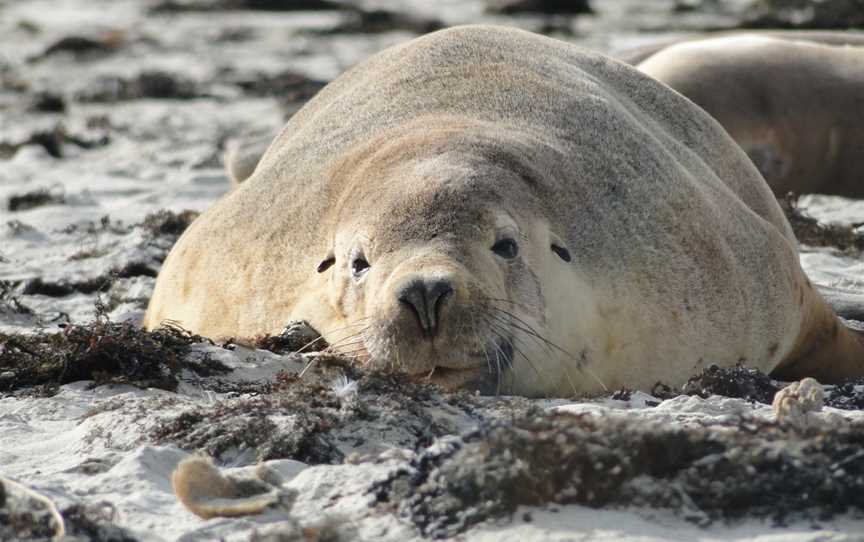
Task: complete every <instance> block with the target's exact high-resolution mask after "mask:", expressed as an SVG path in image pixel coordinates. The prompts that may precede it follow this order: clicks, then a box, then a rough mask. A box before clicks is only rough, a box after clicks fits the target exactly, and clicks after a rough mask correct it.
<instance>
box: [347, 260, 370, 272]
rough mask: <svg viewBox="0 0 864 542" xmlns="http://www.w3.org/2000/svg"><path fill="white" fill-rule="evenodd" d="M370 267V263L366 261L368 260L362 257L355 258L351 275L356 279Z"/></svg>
mask: <svg viewBox="0 0 864 542" xmlns="http://www.w3.org/2000/svg"><path fill="white" fill-rule="evenodd" d="M369 267H370V265H369V262H367V261H366V258H364V257H362V256H357V257H356V258H354V261H353V262H351V274H352V275H354V276H355V277H359V276H360V275H362V274H363V273H365V272H366V270H367V269H369Z"/></svg>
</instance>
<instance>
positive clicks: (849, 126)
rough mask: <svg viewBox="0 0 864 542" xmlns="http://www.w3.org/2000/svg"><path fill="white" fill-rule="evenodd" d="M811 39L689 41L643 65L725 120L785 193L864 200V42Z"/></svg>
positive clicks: (851, 37) (855, 37)
mask: <svg viewBox="0 0 864 542" xmlns="http://www.w3.org/2000/svg"><path fill="white" fill-rule="evenodd" d="M807 36H808V35H807V34H806V33H805V34H802V33H791V34H784V33H774V34H770V35H762V34H733V35H725V36H720V37H710V36H709V37H707V38H706V39H701V40H687V41H683V42H680V43H676V44H673V45H670V46H668V47H664V48H661V49H659V50H658V51H656V52H654V53H653V54H651V55H648V56H647V57H646V58H644V59H643V60H642V61H641V62H640V63H639V64H638V65H637V67H638V68H639V70H641V71H643V72H644V73H647V74H648V75H650V76H652V77H654V78H655V79H658V80H660V81H662V82H664V83H666V84H667V85H669V86H670V87H672V88H673V89H675V90H677V91H678V92H680V93H682V94H684V95H685V96H686V97H688V98H689V99H691V100H693V101H694V102H695V103H696V104H697V105H699V106H700V107H702V108H703V109H704V110H705V111H707V112H708V113H709V114H710V115H711V116H713V117H714V118H715V119H717V120H718V121H719V122H720V124H722V125H723V127H724V128H725V129H726V131H728V132H729V135H731V136H732V138H733V139H735V141H736V142H738V144H739V145H740V146H741V147H742V148H743V149H744V150H745V151H746V152H747V154H748V155H749V156H750V158H751V160H753V163H754V164H756V166H757V167H758V168H759V171H760V172H761V173H762V175H763V177H765V180H766V181H768V185H769V186H770V187H771V189H772V190H773V191H774V193H775V194H776V195H778V196H782V195H785V194H786V193H788V192H790V191H791V192H796V193H823V194H834V195H841V196H847V197H854V198H860V197H864V179H862V175H861V172H862V171H864V153H862V149H864V47H862V46H864V37H862V35H861V34H844V33H840V32H837V33H817V34H813V35H810V39H809V40H806V41H805V39H806V37H807ZM844 40H845V43H852V44H856V46H852V45H837V44H840V43H844ZM631 56H634V55H631Z"/></svg>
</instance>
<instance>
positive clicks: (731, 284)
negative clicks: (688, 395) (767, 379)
mask: <svg viewBox="0 0 864 542" xmlns="http://www.w3.org/2000/svg"><path fill="white" fill-rule="evenodd" d="M298 319H305V320H308V321H309V322H310V323H311V324H312V325H313V326H314V327H315V328H317V329H318V330H320V331H321V332H322V334H323V335H324V337H325V338H326V339H327V341H328V342H329V343H330V344H331V345H332V347H333V348H334V349H335V350H337V351H341V352H343V353H347V354H348V355H351V356H355V357H356V358H357V362H358V363H361V364H364V365H366V366H370V367H377V368H386V369H392V370H397V371H402V372H405V373H408V374H410V375H416V376H417V377H418V378H426V377H428V378H429V379H431V380H432V381H433V382H439V383H442V384H445V385H448V386H459V385H464V386H469V387H470V388H471V389H475V388H477V389H482V390H484V391H492V392H496V391H497V392H502V393H517V394H523V395H529V396H539V395H547V396H550V395H569V394H573V393H593V392H598V391H601V390H602V389H603V388H604V386H605V388H609V389H611V388H617V387H622V386H627V387H630V388H640V389H650V388H651V387H652V386H653V385H654V384H655V383H656V382H658V381H662V382H665V383H667V384H672V385H676V384H680V383H681V382H682V381H683V380H684V379H686V378H687V377H688V376H689V375H691V374H693V372H694V371H695V370H697V369H698V368H699V367H701V366H703V365H708V364H718V365H721V366H730V365H734V364H736V363H747V364H749V365H752V366H755V367H758V368H760V369H762V370H764V371H766V372H767V371H772V370H774V371H776V372H777V374H779V375H782V376H787V377H795V376H797V375H798V374H807V375H810V376H815V377H817V378H819V379H820V380H822V381H837V380H841V379H843V378H846V377H849V376H853V375H860V374H864V346H862V343H861V342H860V341H859V340H858V339H857V337H856V336H855V335H854V334H853V332H852V331H850V330H849V329H847V328H845V327H844V326H843V325H842V324H841V323H840V322H839V320H838V319H837V318H836V316H835V315H834V314H833V313H832V312H831V310H830V308H829V307H828V305H827V304H826V303H825V301H824V300H823V299H822V298H821V297H819V295H818V293H817V292H816V291H815V290H814V289H813V287H812V286H811V285H810V283H809V281H808V280H807V278H806V277H805V275H804V273H803V271H802V270H801V267H800V266H799V263H798V255H797V249H796V241H795V238H794V236H793V234H792V231H791V228H790V226H789V224H788V223H787V221H786V219H785V217H784V216H783V213H782V211H781V210H780V207H779V206H778V204H777V202H776V200H775V199H774V197H773V195H772V194H771V191H770V190H769V188H768V186H767V185H766V184H765V182H764V180H763V179H762V178H761V177H760V175H759V173H758V171H757V170H756V169H755V168H754V167H753V165H752V164H751V162H750V161H749V160H748V159H747V157H746V155H745V154H744V153H743V152H742V151H741V150H740V149H739V148H738V146H737V145H735V143H734V141H732V139H730V138H729V136H728V135H727V134H726V133H725V131H724V130H723V129H722V128H721V127H720V125H719V124H717V122H716V121H714V120H713V119H711V118H710V117H709V116H708V115H707V114H705V113H704V112H703V111H702V110H701V109H699V108H698V107H696V106H694V105H693V104H692V103H691V102H690V101H688V100H687V99H685V98H683V97H682V96H681V95H680V94H678V93H676V92H673V91H671V90H670V89H669V88H668V87H666V86H665V85H663V84H661V83H658V82H657V81H655V80H654V79H651V78H650V77H648V76H646V75H644V74H642V73H640V72H639V71H637V70H635V69H633V68H632V67H630V66H628V65H625V64H623V63H620V62H618V61H615V60H613V59H611V58H607V57H605V56H604V55H601V54H598V53H594V52H591V51H587V50H584V49H580V48H577V47H574V46H572V45H568V44H565V43H562V42H559V41H556V40H553V39H549V38H545V37H542V36H538V35H534V34H531V33H527V32H523V31H519V30H514V29H508V28H498V27H491V26H471V27H459V28H453V29H448V30H444V31H441V32H436V33H433V34H429V35H427V36H424V37H421V38H418V39H416V40H413V41H411V42H409V43H406V44H403V45H400V46H397V47H394V48H391V49H388V50H386V51H384V52H382V53H379V54H378V55H376V56H374V57H372V58H371V59H369V60H367V61H366V62H364V63H362V64H360V65H358V66H356V67H355V68H353V69H351V70H350V71H348V72H347V73H345V74H344V75H342V76H341V77H339V78H337V79H336V80H335V81H333V82H332V83H330V84H329V85H328V86H327V87H326V88H324V89H323V90H322V91H321V92H320V93H319V94H318V95H317V96H316V97H315V98H314V99H312V100H311V101H310V102H309V103H308V104H307V105H306V106H305V107H304V108H303V109H302V110H301V111H300V112H298V113H297V114H296V115H295V116H294V117H293V118H292V119H291V120H290V121H289V122H288V123H287V125H286V126H285V128H284V129H283V130H282V132H281V133H280V134H279V136H278V137H277V138H276V140H275V141H274V142H273V144H272V145H271V146H270V147H269V149H268V150H267V152H266V153H265V155H264V156H263V158H262V159H261V162H260V163H259V164H258V165H257V167H255V168H254V173H252V175H251V177H250V178H249V179H248V180H247V181H245V182H243V183H242V184H240V185H239V186H238V187H237V188H236V189H235V190H234V191H232V192H231V193H229V194H228V195H226V196H225V197H224V198H223V199H221V200H220V201H219V202H217V203H216V204H215V205H214V206H213V207H212V208H211V209H209V210H208V211H207V212H206V213H204V214H203V215H202V216H201V217H199V218H198V219H197V220H196V221H195V222H194V223H193V224H192V225H191V227H190V228H189V229H188V230H187V231H186V232H185V233H184V234H183V236H182V238H181V239H180V240H179V241H178V243H177V244H176V246H175V247H174V248H173V250H172V251H171V253H170V255H169V256H168V258H167V259H166V261H165V264H164V267H163V269H162V272H161V274H160V276H159V278H158V281H157V284H156V288H155V292H154V295H153V299H152V301H151V303H150V307H149V309H148V312H147V315H146V320H145V325H146V327H148V328H151V329H152V328H154V327H156V326H158V325H159V324H160V323H161V322H163V321H164V320H173V321H175V322H178V323H180V324H181V325H183V326H184V327H186V328H188V329H190V330H192V331H194V332H196V333H201V334H203V335H207V336H211V337H251V336H255V335H260V334H270V333H278V332H279V331H280V330H281V329H282V328H283V327H284V326H285V324H286V322H288V321H290V320H298Z"/></svg>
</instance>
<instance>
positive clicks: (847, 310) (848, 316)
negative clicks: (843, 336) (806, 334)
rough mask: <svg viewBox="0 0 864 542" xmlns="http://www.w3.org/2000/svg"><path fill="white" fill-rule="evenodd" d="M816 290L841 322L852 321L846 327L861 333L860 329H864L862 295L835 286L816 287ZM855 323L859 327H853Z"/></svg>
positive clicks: (863, 296)
mask: <svg viewBox="0 0 864 542" xmlns="http://www.w3.org/2000/svg"><path fill="white" fill-rule="evenodd" d="M816 289H817V290H818V291H819V294H820V295H821V296H822V298H823V299H825V301H827V302H828V304H829V305H830V306H831V308H832V309H833V310H834V312H835V313H836V314H837V316H839V317H840V318H842V319H843V320H853V322H847V326H848V327H851V328H853V329H855V330H856V331H861V327H864V293H862V292H856V291H854V290H844V289H842V288H837V287H835V286H822V285H816ZM856 323H858V324H860V326H857V325H855V324H856Z"/></svg>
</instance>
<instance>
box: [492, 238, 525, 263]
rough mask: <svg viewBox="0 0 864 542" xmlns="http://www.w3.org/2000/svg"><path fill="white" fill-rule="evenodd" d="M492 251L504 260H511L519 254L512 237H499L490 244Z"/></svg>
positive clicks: (517, 246)
mask: <svg viewBox="0 0 864 542" xmlns="http://www.w3.org/2000/svg"><path fill="white" fill-rule="evenodd" d="M492 252H494V253H495V254H497V255H499V256H501V257H502V258H504V259H505V260H512V259H513V258H515V257H516V255H517V254H519V245H517V244H516V241H514V240H513V239H501V240H500V241H498V242H496V243H495V244H494V245H492Z"/></svg>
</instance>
